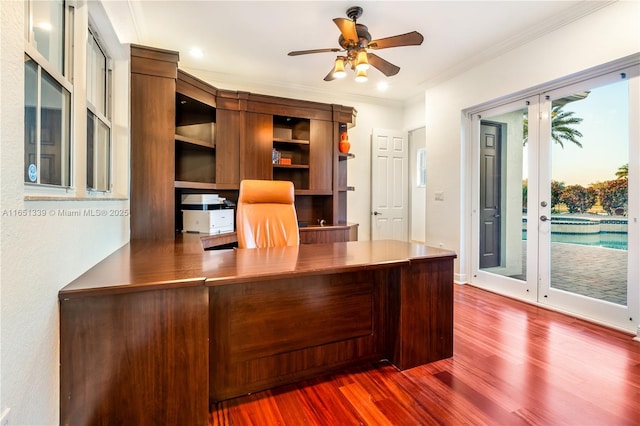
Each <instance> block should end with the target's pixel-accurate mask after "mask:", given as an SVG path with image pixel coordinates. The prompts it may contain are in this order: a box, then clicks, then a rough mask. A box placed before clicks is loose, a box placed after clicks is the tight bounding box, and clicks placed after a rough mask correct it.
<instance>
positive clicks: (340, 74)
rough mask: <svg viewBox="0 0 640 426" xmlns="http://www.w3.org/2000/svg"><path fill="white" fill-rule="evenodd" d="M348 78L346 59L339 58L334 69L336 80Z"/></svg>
mask: <svg viewBox="0 0 640 426" xmlns="http://www.w3.org/2000/svg"><path fill="white" fill-rule="evenodd" d="M346 76H347V72H346V71H345V69H344V58H342V57H340V56H338V57H337V58H336V64H335V66H334V67H333V77H334V78H344V77H346Z"/></svg>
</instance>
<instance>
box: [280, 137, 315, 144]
mask: <svg viewBox="0 0 640 426" xmlns="http://www.w3.org/2000/svg"><path fill="white" fill-rule="evenodd" d="M273 141H274V142H276V143H295V144H298V145H309V141H308V140H304V139H285V138H275V137H274V138H273Z"/></svg>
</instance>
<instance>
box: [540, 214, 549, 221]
mask: <svg viewBox="0 0 640 426" xmlns="http://www.w3.org/2000/svg"><path fill="white" fill-rule="evenodd" d="M540 220H541V221H543V222H546V221H547V220H549V218H548V217H546V216H545V215H542V216H540Z"/></svg>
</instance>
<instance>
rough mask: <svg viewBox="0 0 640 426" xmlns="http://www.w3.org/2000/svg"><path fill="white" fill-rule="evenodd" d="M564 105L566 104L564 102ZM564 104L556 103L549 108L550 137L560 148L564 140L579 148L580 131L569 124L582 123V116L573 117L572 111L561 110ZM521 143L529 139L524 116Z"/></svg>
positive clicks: (527, 120)
mask: <svg viewBox="0 0 640 426" xmlns="http://www.w3.org/2000/svg"><path fill="white" fill-rule="evenodd" d="M564 105H566V104H564ZM564 105H556V106H554V107H553V108H552V109H551V139H553V141H554V142H555V143H557V144H559V145H560V146H561V147H562V148H564V142H566V141H569V142H573V143H574V144H576V145H577V146H579V147H580V148H582V144H581V143H580V141H579V140H578V138H581V137H582V133H580V131H579V130H576V129H574V128H573V127H571V126H574V125H576V124H580V123H582V120H583V119H582V118H579V117H574V116H573V115H574V114H575V113H574V112H571V111H563V110H562V107H564ZM523 126H524V128H523V136H524V140H523V143H522V144H523V145H526V143H527V142H528V140H529V118H528V117H525V118H524V120H523Z"/></svg>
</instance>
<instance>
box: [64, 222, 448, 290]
mask: <svg viewBox="0 0 640 426" xmlns="http://www.w3.org/2000/svg"><path fill="white" fill-rule="evenodd" d="M446 257H450V258H455V257H456V254H455V253H454V252H452V251H449V250H443V249H438V248H433V247H427V246H424V245H421V244H414V243H407V242H402V241H393V240H377V241H352V242H344V243H327V244H303V245H300V246H297V247H278V248H268V249H229V250H210V251H206V250H204V249H203V245H202V242H201V239H200V237H199V236H198V235H195V234H185V235H181V236H178V237H177V238H176V239H175V240H170V241H150V240H133V241H131V242H129V243H127V244H126V245H124V246H123V247H122V248H120V249H119V250H117V251H116V252H114V253H113V254H111V255H110V256H108V257H107V258H106V259H104V260H103V261H101V262H100V263H98V264H97V265H95V266H94V267H93V268H91V269H89V270H88V271H87V272H85V273H84V274H83V275H81V276H80V277H78V278H77V279H76V280H74V281H73V282H71V283H70V284H69V285H67V286H66V287H64V288H63V289H62V290H60V292H59V298H60V300H65V299H69V298H74V297H85V296H94V295H100V294H116V293H128V292H135V291H141V290H154V289H159V288H177V287H189V286H203V285H206V286H216V285H225V284H230V283H239V282H244V281H247V280H252V281H260V280H263V279H264V280H267V279H269V278H272V277H274V276H278V277H287V276H303V275H309V274H318V273H324V272H326V273H336V272H345V271H352V270H357V269H359V268H368V269H371V268H382V267H385V266H394V265H398V264H401V263H409V262H411V261H417V260H420V259H429V258H446Z"/></svg>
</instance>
